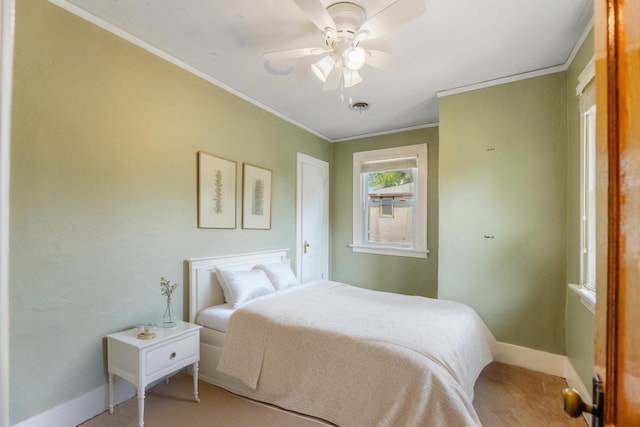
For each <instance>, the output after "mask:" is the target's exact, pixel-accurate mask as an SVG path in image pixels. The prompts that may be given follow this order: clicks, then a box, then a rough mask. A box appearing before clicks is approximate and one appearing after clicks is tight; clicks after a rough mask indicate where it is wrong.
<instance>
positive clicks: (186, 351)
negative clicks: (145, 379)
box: [146, 334, 198, 376]
mask: <svg viewBox="0 0 640 427" xmlns="http://www.w3.org/2000/svg"><path fill="white" fill-rule="evenodd" d="M197 348H198V335H197V334H196V335H190V336H187V337H185V338H182V339H180V340H177V341H173V342H170V343H168V344H166V345H163V346H162V347H160V348H156V349H153V350H150V351H149V352H148V353H147V364H146V365H147V372H146V375H147V376H150V375H153V374H155V373H156V372H158V371H161V370H163V369H166V368H170V367H171V366H173V365H177V364H180V363H181V362H183V361H184V360H186V359H191V358H193V357H195V356H196V350H197Z"/></svg>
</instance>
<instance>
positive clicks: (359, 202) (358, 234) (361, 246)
mask: <svg viewBox="0 0 640 427" xmlns="http://www.w3.org/2000/svg"><path fill="white" fill-rule="evenodd" d="M394 157H395V158H402V157H417V158H418V178H417V182H416V191H417V192H418V202H417V203H416V205H415V206H414V209H415V210H414V215H416V218H418V220H417V222H416V229H415V232H416V233H415V241H414V246H413V247H411V248H402V247H397V246H385V245H380V244H367V243H365V242H364V236H363V235H362V230H363V227H364V208H365V206H364V198H363V195H362V194H361V191H362V188H363V186H362V183H361V181H360V180H361V164H362V163H365V162H371V161H376V160H386V159H390V158H394ZM352 242H353V243H352V244H350V245H349V247H351V248H352V250H353V252H365V253H372V254H379V255H394V256H405V257H413V258H427V255H428V253H429V250H428V249H427V144H416V145H407V146H404V147H393V148H383V149H380V150H371V151H361V152H356V153H353V240H352Z"/></svg>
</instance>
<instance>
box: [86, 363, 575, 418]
mask: <svg viewBox="0 0 640 427" xmlns="http://www.w3.org/2000/svg"><path fill="white" fill-rule="evenodd" d="M566 386H567V384H566V382H565V381H564V379H562V378H558V377H554V376H551V375H545V374H541V373H539V372H533V371H529V370H527V369H523V368H518V367H515V366H510V365H505V364H502V363H496V362H494V363H492V364H490V365H489V366H487V367H486V368H485V369H484V371H483V372H482V374H481V375H480V378H478V382H477V383H476V386H475V399H474V401H473V405H474V407H475V408H476V411H477V412H478V416H479V417H480V420H481V421H482V424H483V425H484V426H485V427H494V426H495V427H502V426H504V427H511V426H514V427H515V426H517V427H528V426H532V427H533V426H545V427H549V426H580V427H585V426H586V422H585V421H584V419H582V418H577V419H571V418H569V417H568V416H567V415H566V414H565V413H564V412H563V411H562V394H561V391H562V389H563V388H565V387H566ZM199 392H200V399H201V402H200V403H196V402H194V401H193V381H192V378H191V377H190V376H189V375H187V374H186V373H180V374H178V375H176V376H174V377H172V378H171V381H170V383H169V385H166V384H165V383H164V382H162V383H161V384H158V385H157V386H155V387H153V388H151V389H149V390H147V393H146V399H145V426H147V427H174V426H180V427H183V426H184V427H199V426H216V427H245V426H251V427H326V426H331V424H328V423H325V422H323V421H322V420H317V419H314V418H309V417H306V416H303V415H300V414H295V413H292V412H288V411H284V410H282V409H279V408H276V407H273V406H270V405H265V404H262V403H259V402H254V401H251V400H249V399H245V398H243V397H240V396H236V395H234V394H232V393H229V392H227V391H225V390H223V389H221V388H218V387H216V386H213V385H211V384H207V383H205V382H203V381H200V383H199ZM137 405H138V403H137V399H136V398H135V397H134V398H131V399H129V400H127V401H125V402H123V403H122V404H120V405H118V406H117V407H116V408H115V412H114V414H113V415H111V414H109V412H108V411H106V412H104V413H102V414H100V415H98V416H96V417H94V418H92V419H91V420H88V421H86V422H85V423H83V424H81V425H80V426H81V427H135V426H137V425H138V423H137V420H138V406H137ZM363 427H369V426H363ZM398 427H401V426H398ZM411 427H413V426H411ZM434 427H447V426H434Z"/></svg>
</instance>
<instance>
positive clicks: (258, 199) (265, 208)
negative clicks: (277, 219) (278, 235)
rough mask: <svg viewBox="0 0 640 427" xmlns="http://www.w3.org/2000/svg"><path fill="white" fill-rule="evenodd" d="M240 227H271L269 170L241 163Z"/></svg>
mask: <svg viewBox="0 0 640 427" xmlns="http://www.w3.org/2000/svg"><path fill="white" fill-rule="evenodd" d="M242 182H243V184H242V185H243V187H242V188H243V190H242V197H243V198H242V228H252V229H263V230H268V229H270V228H271V171H270V170H269V169H264V168H261V167H258V166H254V165H250V164H247V163H245V164H244V165H243V181H242Z"/></svg>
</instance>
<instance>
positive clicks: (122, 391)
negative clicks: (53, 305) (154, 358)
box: [13, 342, 591, 427]
mask: <svg viewBox="0 0 640 427" xmlns="http://www.w3.org/2000/svg"><path fill="white" fill-rule="evenodd" d="M494 360H495V361H496V362H501V363H506V364H509V365H514V366H520V367H522V368H526V369H531V370H532V371H537V372H543V373H545V374H549V375H554V376H557V377H562V378H566V380H567V384H568V385H569V387H573V388H575V389H576V390H577V391H578V393H580V395H581V396H582V397H583V399H584V400H585V401H588V402H590V401H591V393H590V392H589V390H588V389H587V388H586V387H585V386H584V384H583V383H582V380H580V377H579V376H578V374H577V373H576V370H575V369H574V367H573V365H571V362H570V361H569V359H568V358H567V357H566V356H562V355H559V354H553V353H547V352H544V351H540V350H533V349H530V348H526V347H521V346H517V345H513V344H507V343H503V342H499V343H498V344H497V346H496V354H495V355H494ZM156 383H157V382H156ZM152 386H153V384H150V385H149V387H152ZM135 394H136V389H135V387H134V386H133V385H131V384H129V383H128V382H127V381H124V380H121V379H120V378H118V377H116V378H115V381H114V395H113V400H114V404H116V405H117V404H119V403H122V402H124V401H125V400H127V399H129V398H131V397H133V396H135ZM108 407H109V392H108V387H107V385H106V384H105V385H103V386H101V387H98V388H96V389H95V390H92V391H90V392H89V393H86V394H84V395H82V396H80V397H77V398H75V399H73V400H70V401H69V402H66V403H63V404H62V405H59V406H56V407H55V408H52V409H49V410H47V411H45V412H43V413H41V414H38V415H36V416H34V417H32V418H29V419H28V420H25V421H22V422H20V423H18V424H14V425H13V427H40V426H45V425H46V426H49V427H69V426H77V425H78V424H80V423H82V422H84V421H86V420H88V419H90V418H92V417H94V416H96V415H98V414H100V413H101V412H103V411H105V410H106V409H108ZM587 418H588V419H587ZM585 419H587V423H589V425H591V418H590V417H585Z"/></svg>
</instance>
